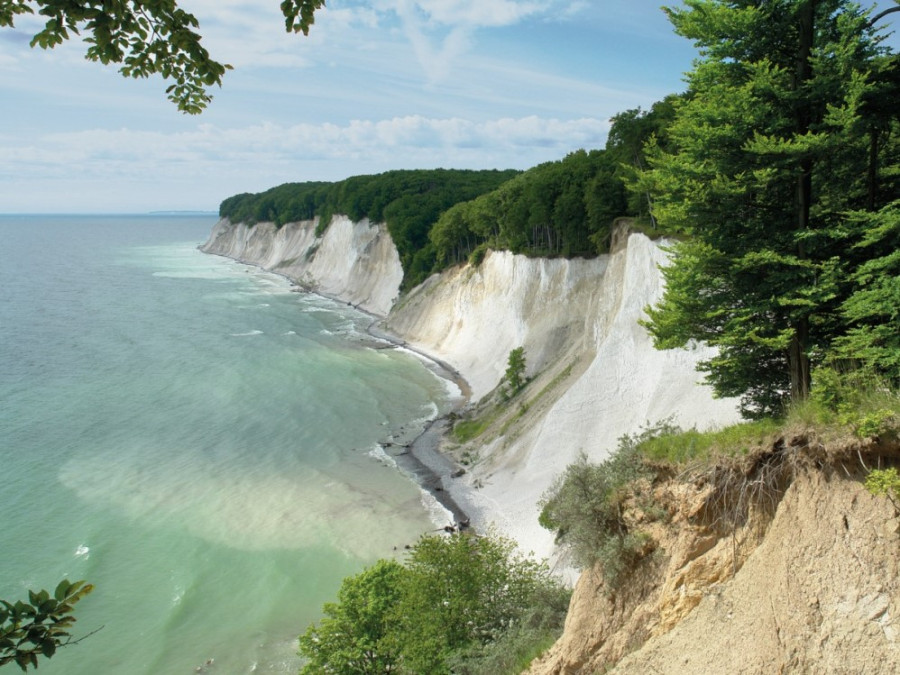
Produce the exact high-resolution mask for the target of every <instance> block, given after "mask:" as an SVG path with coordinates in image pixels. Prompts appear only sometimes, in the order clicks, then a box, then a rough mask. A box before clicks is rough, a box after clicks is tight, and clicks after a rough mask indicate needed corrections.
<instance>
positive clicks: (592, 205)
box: [219, 96, 678, 289]
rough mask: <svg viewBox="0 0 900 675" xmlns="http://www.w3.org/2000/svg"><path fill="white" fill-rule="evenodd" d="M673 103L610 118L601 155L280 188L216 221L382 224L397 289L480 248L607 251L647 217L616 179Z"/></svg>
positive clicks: (638, 157)
mask: <svg viewBox="0 0 900 675" xmlns="http://www.w3.org/2000/svg"><path fill="white" fill-rule="evenodd" d="M677 98H678V97H676V96H672V97H670V98H668V99H666V100H665V101H662V102H660V103H657V104H656V105H654V106H653V107H652V109H651V110H650V111H647V112H644V111H642V110H640V109H635V110H629V111H626V112H625V113H622V114H620V115H617V116H616V117H615V118H614V119H613V126H612V131H611V132H610V136H609V139H610V140H609V142H608V143H607V147H606V149H602V150H591V151H585V150H578V151H576V152H573V153H570V154H569V155H568V156H567V157H565V158H564V159H562V160H559V161H555V162H546V163H544V164H541V165H539V166H536V167H534V168H532V169H529V170H528V171H525V172H518V171H512V170H509V171H461V170H449V169H435V170H418V171H388V172H386V173H383V174H377V175H373V176H354V177H352V178H348V179H346V180H343V181H339V182H335V183H326V182H307V183H286V184H284V185H279V186H278V187H275V188H272V189H270V190H266V191H265V192H261V193H259V194H248V193H245V194H239V195H235V196H233V197H229V198H228V199H226V200H225V201H223V202H222V204H221V206H220V208H219V215H220V216H221V217H223V218H228V219H229V220H231V221H232V222H241V223H245V224H248V225H252V224H255V223H258V222H273V223H275V225H276V226H278V227H280V226H282V225H284V224H285V223H290V222H296V221H302V220H312V219H313V218H315V217H317V216H318V217H319V234H321V233H323V232H324V230H325V229H326V228H327V226H328V224H329V222H330V220H331V217H332V216H333V215H335V214H341V215H346V216H348V217H349V218H351V219H352V220H356V221H359V220H362V219H363V218H369V220H371V221H373V222H384V223H386V224H387V227H388V230H389V231H390V233H391V237H392V239H393V240H394V244H395V245H396V246H397V250H398V252H399V254H400V262H401V264H402V265H403V270H404V283H403V287H404V289H409V288H412V287H413V286H415V285H416V284H418V283H420V282H422V281H423V280H424V279H425V278H426V277H427V276H428V275H429V274H431V273H433V272H438V271H440V270H442V269H445V268H446V267H448V266H450V265H453V264H456V263H459V262H464V261H466V260H467V259H469V257H470V256H472V255H473V254H477V252H483V251H485V250H486V249H487V248H494V249H503V250H511V251H514V252H516V253H524V254H527V255H543V256H558V255H561V256H567V257H572V256H593V255H596V254H597V253H602V252H604V251H606V250H607V248H608V244H609V236H610V228H611V226H612V223H613V221H614V220H615V218H617V217H619V216H624V215H633V216H639V217H645V218H649V217H650V212H649V206H650V203H651V202H650V200H649V199H648V198H647V195H644V194H640V193H636V192H633V191H632V192H629V191H628V189H627V188H626V183H625V178H626V176H627V174H628V171H629V170H634V169H640V168H642V167H643V166H644V164H645V158H644V151H643V147H644V144H645V142H646V141H647V140H649V139H650V138H651V137H654V138H658V139H665V130H666V128H667V127H668V124H669V123H670V122H671V118H672V114H673V101H674V100H676V99H677ZM662 142H664V140H663V141H662Z"/></svg>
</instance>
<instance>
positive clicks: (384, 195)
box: [219, 169, 518, 289]
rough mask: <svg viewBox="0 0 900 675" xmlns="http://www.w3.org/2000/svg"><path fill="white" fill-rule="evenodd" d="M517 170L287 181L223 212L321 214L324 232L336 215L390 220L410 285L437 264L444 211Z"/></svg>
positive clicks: (234, 201) (234, 216)
mask: <svg viewBox="0 0 900 675" xmlns="http://www.w3.org/2000/svg"><path fill="white" fill-rule="evenodd" d="M517 173H518V172H517V171H513V170H507V171H496V170H491V171H464V170H451V169H433V170H420V171H388V172H386V173H382V174H378V175H374V176H353V177H351V178H347V179H346V180H342V181H339V182H336V183H325V182H308V183H285V184H284V185H279V186H278V187H274V188H272V189H270V190H266V191H265V192H261V193H259V194H247V193H245V194H239V195H235V196H233V197H229V198H228V199H226V200H225V201H223V202H222V204H221V206H220V207H219V215H220V216H221V217H223V218H228V219H229V220H231V221H232V222H236V223H238V222H239V223H246V224H248V225H253V224H255V223H259V222H266V221H268V222H273V223H275V225H276V226H278V227H281V226H282V225H284V224H285V223H291V222H298V221H302V220H312V219H313V218H315V217H316V216H318V217H319V230H318V234H322V233H323V232H324V231H325V229H326V228H327V227H328V224H329V223H330V222H331V218H332V216H333V215H336V214H339V215H345V216H348V217H349V218H350V219H352V220H355V221H360V220H363V219H364V218H368V219H369V220H371V221H372V222H383V223H386V224H387V226H388V230H389V231H390V233H391V238H392V239H393V240H394V244H395V245H396V246H397V252H398V253H399V254H400V263H401V264H402V266H403V271H404V288H407V289H408V288H411V287H413V286H415V285H416V284H418V283H420V282H421V281H423V280H424V279H425V278H426V277H427V276H428V274H430V273H431V272H432V270H433V269H434V266H435V265H434V264H435V258H434V251H433V248H432V247H431V246H430V244H429V241H428V233H429V230H430V229H431V226H432V225H433V224H434V222H435V221H436V220H437V219H438V216H440V214H441V213H443V212H444V211H445V210H447V209H448V208H450V207H451V206H453V205H454V204H456V203H458V202H461V201H467V200H470V199H474V198H475V197H477V196H479V195H481V194H484V193H485V192H489V191H491V190H493V189H495V188H496V187H498V186H499V185H501V184H503V183H505V182H506V181H508V180H509V179H510V178H512V177H513V176H515V175H516V174H517Z"/></svg>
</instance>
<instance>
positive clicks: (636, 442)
mask: <svg viewBox="0 0 900 675" xmlns="http://www.w3.org/2000/svg"><path fill="white" fill-rule="evenodd" d="M671 429H672V427H671V425H668V424H665V423H664V424H662V425H657V426H655V427H651V428H649V429H647V430H645V431H643V432H642V433H641V434H637V435H634V436H630V435H625V436H623V437H622V438H620V439H619V446H618V448H617V449H616V450H615V451H614V452H613V453H612V454H611V455H610V456H609V457H608V458H607V459H606V460H604V461H603V462H601V463H599V464H595V463H592V462H589V461H588V459H587V457H586V456H585V455H583V454H582V455H581V456H580V457H579V459H578V461H576V462H575V463H574V464H571V465H569V466H568V467H567V468H566V470H565V472H564V473H563V474H562V475H561V476H559V477H558V478H557V479H556V481H555V482H554V484H553V485H552V486H551V488H550V489H549V490H548V491H547V493H546V494H545V495H544V496H543V498H542V499H541V515H540V518H539V522H540V524H541V525H542V526H543V527H545V528H547V529H549V530H553V531H555V532H556V541H557V543H558V544H560V545H562V546H563V547H564V548H565V549H567V551H568V553H569V555H570V557H571V560H572V562H573V563H574V564H575V565H576V566H577V567H579V568H582V569H583V568H587V567H591V566H593V565H594V564H595V563H598V562H599V563H600V564H601V567H602V570H603V576H604V579H605V581H606V582H607V584H608V585H609V586H610V587H612V588H614V587H616V586H617V585H618V584H619V583H620V582H621V581H622V579H623V578H624V576H625V574H626V572H627V571H628V570H629V569H630V568H631V567H632V566H633V565H634V564H635V563H636V562H637V561H638V560H639V559H640V558H641V557H642V556H643V555H644V553H645V551H646V550H647V548H648V546H649V543H650V542H649V541H648V538H647V536H646V535H644V534H643V533H641V532H638V531H633V530H632V529H631V528H630V527H629V526H628V524H627V523H626V522H625V520H624V518H623V510H624V503H625V500H626V499H627V498H628V497H629V496H630V494H631V490H632V487H633V484H635V482H636V481H638V480H639V479H641V478H648V477H650V475H651V472H650V470H649V469H648V468H647V467H646V466H645V464H644V462H643V456H642V454H641V451H640V448H639V446H640V445H641V443H642V442H644V441H646V440H647V439H649V438H652V437H654V436H655V435H658V434H660V433H664V432H667V431H671Z"/></svg>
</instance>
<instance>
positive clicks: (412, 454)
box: [197, 244, 472, 531]
mask: <svg viewBox="0 0 900 675" xmlns="http://www.w3.org/2000/svg"><path fill="white" fill-rule="evenodd" d="M197 248H198V250H199V251H201V252H202V253H203V254H204V255H215V256H218V257H220V258H225V259H227V260H231V261H233V262H237V263H239V264H241V265H246V266H247V267H253V268H255V269H258V270H260V271H262V272H265V273H266V274H272V275H275V276H277V277H281V278H282V279H284V280H285V281H287V282H288V284H290V290H291V292H294V293H309V294H310V295H316V296H318V297H320V298H325V299H326V300H331V301H332V302H335V303H338V304H342V305H346V306H348V307H351V308H352V309H353V310H354V311H356V312H359V313H360V314H364V315H365V316H367V317H369V318H370V319H371V321H370V323H369V325H368V326H367V327H366V334H367V335H368V336H369V337H371V338H372V339H373V340H375V341H376V342H377V343H378V344H380V345H382V346H380V347H375V346H373V348H376V349H377V348H381V349H404V350H407V351H409V352H411V353H413V354H415V355H416V356H417V357H419V358H421V359H422V360H423V361H424V362H425V363H426V367H428V369H429V370H430V371H431V372H432V373H433V374H434V375H435V376H436V377H439V378H442V379H444V380H446V381H448V382H450V383H452V384H453V385H454V386H456V387H457V389H459V392H460V395H459V397H458V398H455V399H454V398H453V397H451V405H452V408H451V410H450V412H448V413H445V414H444V415H439V416H438V417H436V418H434V419H432V420H429V421H428V422H426V424H425V428H424V429H423V430H422V431H421V432H420V433H419V434H418V435H416V436H415V437H414V438H413V439H412V440H411V441H409V442H408V443H402V444H395V443H394V442H393V441H383V442H381V443H380V445H381V448H382V450H383V451H384V452H385V454H386V455H387V456H388V457H390V458H391V459H392V460H393V461H394V462H395V463H396V465H397V468H398V470H399V471H400V472H401V473H403V474H404V475H406V476H408V477H409V478H410V479H411V480H412V481H413V482H415V483H416V484H417V485H418V486H419V488H420V489H421V490H422V491H423V492H424V493H426V494H428V495H430V496H431V497H432V498H433V499H434V500H435V501H436V502H437V503H438V504H439V505H440V506H441V507H442V508H443V509H444V510H445V511H446V512H447V513H448V515H449V521H450V522H447V523H446V524H442V523H437V522H435V526H436V527H437V528H438V530H436V531H441V530H443V531H449V529H450V528H452V529H454V530H456V529H459V526H460V524H463V527H464V528H465V527H468V524H469V523H470V522H471V514H470V513H469V512H468V511H467V510H466V509H464V508H463V507H462V506H460V504H459V501H461V500H458V499H456V498H455V497H454V496H453V493H452V492H456V490H453V491H452V492H451V490H450V489H449V488H448V486H446V485H445V484H444V483H445V480H447V481H450V480H453V478H454V476H455V475H456V476H458V475H461V474H460V473H459V472H461V471H464V468H463V467H461V466H459V465H458V464H456V462H454V461H453V460H452V459H451V458H450V457H449V456H448V455H446V454H445V453H443V452H441V450H440V448H441V444H442V441H443V439H444V437H445V436H446V434H447V433H448V431H449V418H450V415H451V414H453V413H456V412H458V411H460V410H462V409H464V408H465V407H466V406H468V405H469V403H470V400H471V396H472V389H471V387H470V386H469V383H468V382H467V381H466V379H465V378H464V377H463V376H462V374H461V373H460V372H459V371H458V370H456V369H455V368H453V367H452V366H451V365H450V364H448V363H446V362H444V361H442V360H441V359H439V358H437V357H435V356H432V355H431V354H428V353H427V352H425V351H423V350H421V349H417V348H415V347H412V346H411V345H409V344H408V343H407V342H406V341H405V340H403V339H402V338H400V337H398V336H396V335H392V334H390V333H388V332H386V331H384V330H383V329H381V328H380V327H379V326H378V324H379V322H381V321H383V320H384V319H385V317H383V316H380V315H378V314H375V313H374V312H370V311H368V310H366V309H363V308H361V307H359V306H357V305H354V304H353V303H351V302H347V301H346V300H344V299H342V298H339V297H336V296H334V295H329V294H327V293H322V292H320V291H318V290H316V289H315V288H313V287H310V286H309V285H307V284H304V283H302V282H300V281H298V280H297V279H294V278H292V277H290V276H288V275H286V274H282V273H280V272H277V271H274V270H270V269H266V268H265V267H263V266H262V265H258V264H255V263H252V262H247V261H245V260H239V259H235V258H231V257H229V256H224V255H220V254H218V253H211V252H208V251H204V250H203V244H201V245H200V246H198V247H197Z"/></svg>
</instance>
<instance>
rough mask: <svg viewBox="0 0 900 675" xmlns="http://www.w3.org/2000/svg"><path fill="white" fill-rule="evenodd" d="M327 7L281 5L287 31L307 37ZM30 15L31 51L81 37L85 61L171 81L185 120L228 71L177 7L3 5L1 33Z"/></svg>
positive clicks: (104, 2)
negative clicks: (34, 29) (39, 23)
mask: <svg viewBox="0 0 900 675" xmlns="http://www.w3.org/2000/svg"><path fill="white" fill-rule="evenodd" d="M324 5H325V0H283V2H281V12H282V14H283V15H284V19H285V29H286V30H287V31H288V32H295V33H298V32H302V33H303V34H304V35H306V34H308V33H309V28H310V26H311V25H312V24H313V21H314V14H315V11H316V10H317V9H319V8H321V7H323V6H324ZM35 10H37V13H38V14H40V15H41V16H42V17H46V19H47V20H46V23H45V24H44V28H43V29H42V30H41V31H40V32H38V33H37V34H36V35H35V36H34V38H33V39H32V40H31V46H32V47H35V46H38V47H41V48H43V49H51V48H53V47H56V46H57V45H59V44H62V43H63V42H64V41H66V40H68V39H70V38H71V37H72V36H73V35H80V34H82V33H84V34H85V42H87V43H88V45H89V46H88V48H87V53H86V55H85V56H86V58H88V59H89V60H91V61H99V62H100V63H103V64H110V63H115V64H121V65H120V68H119V71H120V72H121V73H122V75H124V76H126V77H134V78H146V77H149V76H150V75H154V74H159V75H161V76H162V77H163V78H164V79H166V80H171V81H172V84H171V85H170V86H169V87H168V89H166V93H167V94H168V97H169V100H171V101H172V102H173V103H175V105H177V106H178V109H179V110H181V111H182V112H185V113H189V114H197V113H200V112H202V111H203V109H204V108H206V106H207V104H208V103H209V102H210V101H211V100H212V96H211V95H210V94H209V88H210V87H212V86H213V85H221V84H222V76H223V75H224V74H225V71H227V70H230V69H231V66H230V65H228V64H227V63H221V62H219V61H216V60H214V59H213V58H212V57H211V56H210V54H209V52H208V51H207V50H206V48H205V47H203V45H201V35H200V33H198V32H197V30H196V29H198V28H199V22H198V20H197V18H196V17H195V16H194V15H193V14H191V13H190V12H186V11H184V10H183V9H181V8H180V7H179V6H178V5H177V3H176V2H175V0H0V27H13V25H14V21H15V18H16V17H17V16H21V15H23V14H34V13H35Z"/></svg>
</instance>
